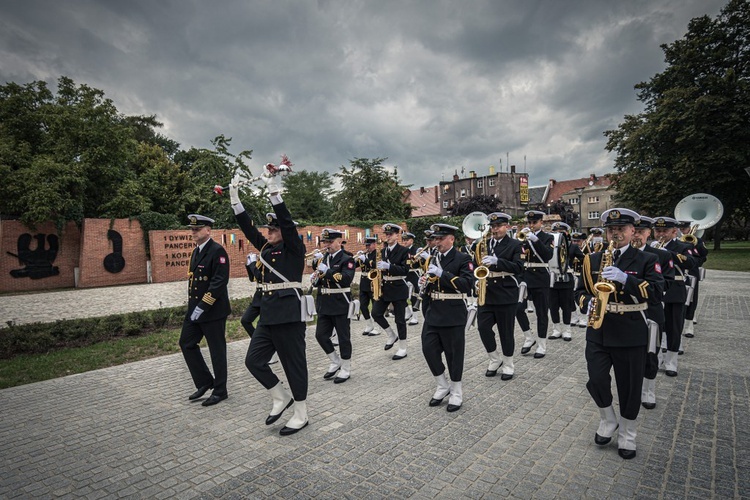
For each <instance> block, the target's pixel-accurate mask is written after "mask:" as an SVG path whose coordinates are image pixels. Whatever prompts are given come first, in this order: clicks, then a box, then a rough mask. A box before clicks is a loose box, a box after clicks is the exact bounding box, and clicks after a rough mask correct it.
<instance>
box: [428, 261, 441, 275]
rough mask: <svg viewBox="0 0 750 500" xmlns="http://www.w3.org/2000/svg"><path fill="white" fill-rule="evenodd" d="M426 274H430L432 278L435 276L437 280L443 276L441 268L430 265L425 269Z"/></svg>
mask: <svg viewBox="0 0 750 500" xmlns="http://www.w3.org/2000/svg"><path fill="white" fill-rule="evenodd" d="M427 274H431V275H433V276H437V277H438V278H439V277H440V276H442V275H443V268H442V267H439V266H436V265H435V264H430V265H429V266H428V267H427Z"/></svg>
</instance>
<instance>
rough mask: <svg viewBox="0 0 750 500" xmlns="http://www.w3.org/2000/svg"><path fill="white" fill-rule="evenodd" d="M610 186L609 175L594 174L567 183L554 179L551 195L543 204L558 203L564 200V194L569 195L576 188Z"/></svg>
mask: <svg viewBox="0 0 750 500" xmlns="http://www.w3.org/2000/svg"><path fill="white" fill-rule="evenodd" d="M589 181H592V182H593V184H589ZM609 185H610V180H609V176H608V175H603V176H601V177H597V176H596V175H593V174H592V175H591V176H589V177H584V178H582V179H571V180H567V181H556V180H554V179H550V180H549V193H547V198H546V199H545V200H543V203H551V202H553V201H557V200H559V199H561V198H562V196H563V194H565V193H569V192H571V191H573V190H575V189H576V188H589V187H607V186H609Z"/></svg>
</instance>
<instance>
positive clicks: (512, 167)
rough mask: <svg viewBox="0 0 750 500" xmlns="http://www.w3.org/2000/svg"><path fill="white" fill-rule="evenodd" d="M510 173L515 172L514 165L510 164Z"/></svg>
mask: <svg viewBox="0 0 750 500" xmlns="http://www.w3.org/2000/svg"><path fill="white" fill-rule="evenodd" d="M510 173H511V174H515V173H516V166H515V165H511V166H510Z"/></svg>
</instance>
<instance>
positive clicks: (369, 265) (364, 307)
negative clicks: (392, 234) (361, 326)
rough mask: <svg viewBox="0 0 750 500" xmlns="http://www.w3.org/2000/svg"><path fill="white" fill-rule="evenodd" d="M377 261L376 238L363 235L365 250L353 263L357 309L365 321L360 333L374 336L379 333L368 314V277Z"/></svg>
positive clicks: (369, 286) (370, 296) (369, 293)
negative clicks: (357, 289)
mask: <svg viewBox="0 0 750 500" xmlns="http://www.w3.org/2000/svg"><path fill="white" fill-rule="evenodd" d="M377 262H378V239H377V238H376V237H374V236H367V237H365V251H364V252H362V253H360V254H358V255H357V256H356V258H355V264H356V265H357V267H359V271H360V278H359V310H360V312H361V313H362V316H363V317H364V318H365V321H366V322H367V326H366V327H365V330H364V332H362V335H368V336H370V337H374V336H375V335H380V332H379V331H378V329H377V328H376V327H375V322H374V321H373V320H372V316H370V303H371V302H372V303H373V304H374V302H373V300H372V280H370V278H369V274H370V271H372V270H373V269H375V266H376V264H377Z"/></svg>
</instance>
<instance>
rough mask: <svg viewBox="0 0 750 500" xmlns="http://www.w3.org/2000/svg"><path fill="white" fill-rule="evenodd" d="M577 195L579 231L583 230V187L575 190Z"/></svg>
mask: <svg viewBox="0 0 750 500" xmlns="http://www.w3.org/2000/svg"><path fill="white" fill-rule="evenodd" d="M575 190H576V194H577V195H578V231H582V230H583V207H582V205H583V190H584V188H582V187H577V188H575Z"/></svg>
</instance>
